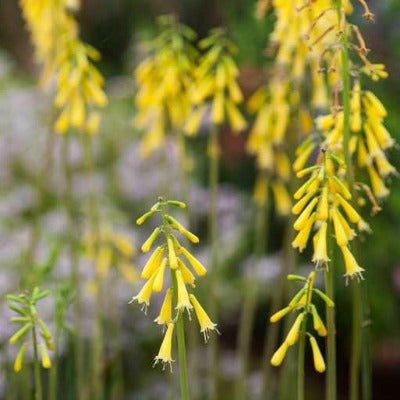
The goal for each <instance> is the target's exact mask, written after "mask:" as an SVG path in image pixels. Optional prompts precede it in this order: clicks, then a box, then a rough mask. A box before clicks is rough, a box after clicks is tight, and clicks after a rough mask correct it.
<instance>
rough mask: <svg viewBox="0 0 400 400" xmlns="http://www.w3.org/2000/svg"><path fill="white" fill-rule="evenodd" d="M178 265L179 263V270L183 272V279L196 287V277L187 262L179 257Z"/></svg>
mask: <svg viewBox="0 0 400 400" xmlns="http://www.w3.org/2000/svg"><path fill="white" fill-rule="evenodd" d="M178 265H179V270H180V271H181V272H182V277H183V281H184V282H185V283H186V284H188V285H190V286H192V287H195V284H194V281H195V277H194V275H193V274H192V271H190V269H189V268H188V267H187V266H186V265H185V263H184V262H183V261H182V260H181V259H180V258H178Z"/></svg>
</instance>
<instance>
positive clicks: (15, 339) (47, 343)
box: [6, 287, 54, 372]
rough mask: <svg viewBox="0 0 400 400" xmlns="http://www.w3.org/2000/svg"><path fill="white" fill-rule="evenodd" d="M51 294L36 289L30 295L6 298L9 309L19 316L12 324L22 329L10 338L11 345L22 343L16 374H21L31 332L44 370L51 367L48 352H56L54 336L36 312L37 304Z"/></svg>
mask: <svg viewBox="0 0 400 400" xmlns="http://www.w3.org/2000/svg"><path fill="white" fill-rule="evenodd" d="M49 294H50V292H49V291H47V290H45V291H40V290H39V288H37V287H36V288H35V289H33V291H32V293H31V294H29V295H28V294H25V293H24V294H20V295H18V296H14V295H7V296H6V297H7V300H8V301H9V304H8V308H9V309H10V310H11V311H14V312H15V313H16V314H17V316H15V317H11V319H10V322H12V323H14V324H20V325H21V328H20V329H18V331H17V332H15V333H14V334H13V335H12V336H11V338H10V344H16V343H20V348H19V350H18V354H17V357H16V358H15V362H14V371H15V372H19V371H21V369H22V366H23V362H24V356H25V352H26V348H27V345H28V339H27V336H28V334H29V332H30V331H31V332H32V345H33V346H34V347H35V350H36V351H37V352H38V353H40V356H41V360H42V366H43V368H46V369H48V368H50V367H51V360H50V357H49V354H48V351H54V344H53V339H52V335H51V333H50V331H49V329H48V328H47V325H46V324H45V322H44V321H43V320H42V319H40V318H39V316H38V315H37V310H36V303H37V302H38V301H39V300H41V299H43V298H45V297H47V296H48V295H49ZM37 331H40V336H41V338H42V340H43V341H42V342H41V343H38V335H37V333H36V332H37Z"/></svg>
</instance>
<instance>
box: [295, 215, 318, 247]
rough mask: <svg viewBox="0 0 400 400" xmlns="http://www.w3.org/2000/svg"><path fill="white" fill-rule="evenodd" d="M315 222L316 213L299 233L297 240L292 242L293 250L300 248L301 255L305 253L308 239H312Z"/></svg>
mask: <svg viewBox="0 0 400 400" xmlns="http://www.w3.org/2000/svg"><path fill="white" fill-rule="evenodd" d="M314 222H315V213H313V214H311V216H310V218H309V219H308V220H307V222H306V224H305V225H304V227H303V229H301V230H300V231H299V233H298V234H297V236H296V238H295V239H294V240H293V242H292V246H293V248H298V249H299V251H300V253H302V252H303V250H304V248H305V247H306V245H307V242H308V238H309V237H310V232H311V229H312V227H313V224H314Z"/></svg>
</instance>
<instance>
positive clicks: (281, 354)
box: [271, 342, 289, 367]
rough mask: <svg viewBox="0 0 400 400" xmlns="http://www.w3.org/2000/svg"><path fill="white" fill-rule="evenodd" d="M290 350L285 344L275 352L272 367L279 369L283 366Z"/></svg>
mask: <svg viewBox="0 0 400 400" xmlns="http://www.w3.org/2000/svg"><path fill="white" fill-rule="evenodd" d="M288 348H289V346H288V344H287V343H286V342H283V343H282V344H281V346H280V347H279V349H278V350H276V351H275V353H274V354H273V356H272V358H271V365H272V366H274V367H279V366H280V365H281V364H282V361H283V359H284V358H285V356H286V352H287V349H288Z"/></svg>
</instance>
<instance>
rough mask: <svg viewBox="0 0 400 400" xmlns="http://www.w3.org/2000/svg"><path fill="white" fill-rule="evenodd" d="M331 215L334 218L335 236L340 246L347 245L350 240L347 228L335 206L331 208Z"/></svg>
mask: <svg viewBox="0 0 400 400" xmlns="http://www.w3.org/2000/svg"><path fill="white" fill-rule="evenodd" d="M331 216H332V219H333V226H334V229H335V237H336V242H337V244H338V246H347V243H348V241H349V239H348V236H347V234H346V232H345V229H344V227H343V225H342V222H341V220H340V217H339V215H338V212H337V210H336V209H335V208H333V209H332V210H331Z"/></svg>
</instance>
